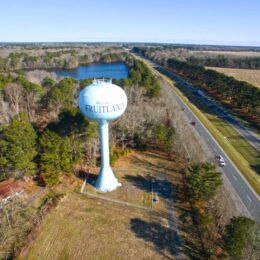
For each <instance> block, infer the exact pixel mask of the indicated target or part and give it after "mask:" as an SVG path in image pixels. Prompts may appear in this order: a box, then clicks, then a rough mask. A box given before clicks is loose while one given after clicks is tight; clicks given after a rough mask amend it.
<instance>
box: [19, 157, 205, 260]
mask: <svg viewBox="0 0 260 260" xmlns="http://www.w3.org/2000/svg"><path fill="white" fill-rule="evenodd" d="M130 169H131V170H130ZM182 171H183V162H178V161H172V160H169V159H168V158H167V155H165V154H160V153H158V152H145V153H137V152H133V153H131V154H129V155H127V156H126V157H124V158H121V159H120V160H119V161H118V162H117V163H116V165H115V168H114V172H115V173H116V176H117V178H118V179H119V181H120V182H121V183H122V184H123V185H122V187H120V188H119V189H117V190H116V191H114V192H112V193H108V194H107V193H106V194H104V193H102V194H100V193H98V192H97V191H96V190H95V189H94V188H93V186H92V185H91V184H90V183H91V182H92V181H93V179H94V178H95V176H96V175H95V173H94V172H95V170H91V174H89V178H88V182H89V183H88V184H87V185H86V187H85V192H84V193H83V194H80V193H77V192H70V193H68V194H67V195H66V197H65V198H64V199H63V200H62V201H61V202H60V203H59V205H58V207H57V208H56V209H54V210H53V211H52V212H51V213H50V214H49V215H48V216H47V217H46V218H45V220H44V221H43V224H42V225H41V226H40V230H39V234H38V236H37V238H36V240H35V241H33V242H32V243H31V244H30V245H29V246H28V248H26V249H25V250H24V251H23V252H22V254H21V255H20V256H19V258H18V259H44V260H47V259H175V258H176V257H180V256H184V254H185V259H190V258H192V257H194V256H195V255H196V256H197V257H198V256H199V255H201V254H203V253H202V252H201V251H200V248H199V246H198V245H199V241H197V240H198V238H197V236H196V235H194V236H193V232H195V231H194V230H192V228H189V229H187V231H185V229H184V226H183V224H182V225H181V228H179V221H178V220H177V217H176V216H179V215H180V214H181V213H182V212H181V210H185V212H186V215H187V212H189V209H188V206H187V205H182V206H181V207H180V205H178V202H177V203H176V204H175V205H173V199H172V197H177V195H176V196H173V190H172V187H173V185H178V184H179V183H182V174H181V172H182ZM153 180H154V181H153ZM152 191H153V192H152ZM153 197H154V198H155V197H157V198H158V200H159V203H151V201H152V198H153ZM179 203H181V202H179ZM175 207H176V209H175ZM177 208H178V209H177ZM188 223H189V224H190V223H191V218H190V219H187V218H186V225H187V224H188ZM186 232H187V233H186ZM188 240H189V246H187V245H186V241H188ZM191 240H192V242H191ZM184 241H185V242H184ZM191 245H193V246H191ZM182 249H183V251H184V252H185V253H183V252H182Z"/></svg>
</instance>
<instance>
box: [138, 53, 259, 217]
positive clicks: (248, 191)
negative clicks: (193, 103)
mask: <svg viewBox="0 0 260 260" xmlns="http://www.w3.org/2000/svg"><path fill="white" fill-rule="evenodd" d="M142 58H143V57H142ZM145 60H146V61H147V62H149V63H150V64H151V65H152V66H153V67H154V68H155V69H156V70H157V71H159V72H160V73H162V74H164V75H166V76H168V77H169V78H171V79H172V80H173V81H177V82H179V83H181V84H185V86H186V87H188V88H192V86H190V85H189V84H188V83H187V82H186V81H184V80H183V79H181V78H180V77H178V76H177V75H175V74H173V73H172V72H170V71H168V70H166V69H164V68H162V67H161V66H159V65H157V64H155V63H153V62H151V61H149V60H147V59H145ZM174 93H175V91H174ZM175 96H176V100H177V102H178V104H179V105H180V107H182V108H184V110H183V111H182V112H183V113H185V114H186V116H187V117H188V118H189V120H190V121H191V122H192V121H195V122H196V125H195V126H191V127H195V129H196V131H197V132H198V134H199V135H200V137H201V138H203V139H204V140H206V142H207V144H208V146H209V147H210V148H211V149H212V151H213V152H214V154H216V155H222V157H223V158H224V160H225V162H226V166H224V167H222V168H220V170H221V171H222V172H223V174H225V175H226V177H227V178H228V179H229V181H230V183H231V184H232V186H233V187H234V189H235V191H236V193H237V194H238V196H239V197H240V199H241V201H242V202H243V203H244V205H245V207H246V208H247V210H248V212H249V213H250V214H251V216H252V217H253V218H254V219H255V220H257V221H260V200H259V196H258V195H257V193H256V192H255V191H254V190H253V189H252V188H251V186H250V185H249V183H248V182H247V180H246V179H245V178H244V176H243V175H242V173H241V172H240V171H239V170H238V168H237V167H236V166H235V165H234V164H233V162H232V161H231V159H230V158H229V157H228V156H227V154H226V153H225V152H224V150H223V149H222V148H221V146H220V145H219V144H218V142H217V141H216V140H215V138H214V137H213V136H212V135H211V134H210V132H209V131H208V130H207V129H206V127H205V126H204V125H203V124H202V123H201V122H200V120H199V119H198V118H197V116H196V115H195V114H194V113H193V112H192V111H191V110H190V108H189V107H188V106H187V105H186V104H185V103H184V101H182V99H181V98H180V97H179V96H178V95H177V94H176V93H175Z"/></svg>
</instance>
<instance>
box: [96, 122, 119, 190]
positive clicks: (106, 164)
mask: <svg viewBox="0 0 260 260" xmlns="http://www.w3.org/2000/svg"><path fill="white" fill-rule="evenodd" d="M108 125H109V124H108V121H107V120H102V121H99V131H100V149H101V169H100V172H99V175H98V178H97V181H96V185H95V186H96V188H97V189H98V190H99V191H102V192H109V191H112V190H115V189H116V188H117V187H119V186H121V183H119V182H118V180H117V179H116V177H115V176H114V173H113V171H112V169H111V167H110V160H109V134H108Z"/></svg>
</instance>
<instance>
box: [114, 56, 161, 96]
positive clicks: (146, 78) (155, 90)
mask: <svg viewBox="0 0 260 260" xmlns="http://www.w3.org/2000/svg"><path fill="white" fill-rule="evenodd" d="M127 64H128V66H129V67H130V71H129V77H128V78H126V79H122V80H116V81H115V83H116V84H118V85H120V86H133V85H135V86H143V87H144V88H145V90H146V95H147V96H148V97H157V96H158V95H159V92H160V85H159V82H158V80H157V79H156V77H155V76H154V75H153V74H152V72H151V71H150V70H149V69H148V68H147V66H146V65H145V64H144V63H143V62H141V61H139V60H133V59H130V60H127Z"/></svg>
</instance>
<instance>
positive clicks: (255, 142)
mask: <svg viewBox="0 0 260 260" xmlns="http://www.w3.org/2000/svg"><path fill="white" fill-rule="evenodd" d="M152 64H153V66H154V68H155V69H157V70H158V71H159V72H161V73H163V74H165V75H167V76H168V77H170V78H171V79H173V80H174V81H176V82H178V83H180V84H182V85H183V86H184V87H186V89H187V90H189V91H190V92H192V93H193V94H195V95H197V97H198V98H199V99H200V101H201V102H203V103H204V105H206V106H207V107H209V108H210V110H211V111H213V112H214V113H215V114H216V115H217V116H219V117H222V118H223V119H224V120H226V121H227V122H228V123H229V124H230V125H231V126H232V127H233V128H234V129H235V130H236V131H237V132H238V133H239V134H240V135H241V136H243V137H244V138H245V139H246V140H247V141H248V142H249V143H250V144H251V145H252V146H254V147H255V148H256V149H257V150H258V151H260V138H259V136H258V135H257V134H256V133H254V132H253V131H251V130H250V129H248V128H247V127H245V126H243V125H242V124H241V123H240V122H239V121H238V120H237V119H236V118H235V117H233V116H232V115H230V114H229V113H228V112H226V111H225V110H224V109H223V108H222V107H221V106H219V104H218V103H217V102H215V101H214V100H211V99H210V98H209V97H207V96H206V95H205V94H202V95H201V94H199V93H198V90H197V89H196V88H194V87H192V86H191V85H189V84H188V82H186V81H185V80H183V79H182V78H180V77H179V76H177V75H176V74H174V73H172V72H170V71H168V70H166V69H165V68H163V67H161V66H159V65H157V64H155V63H152ZM200 93H201V92H200Z"/></svg>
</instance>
